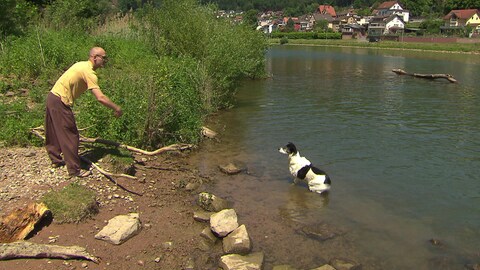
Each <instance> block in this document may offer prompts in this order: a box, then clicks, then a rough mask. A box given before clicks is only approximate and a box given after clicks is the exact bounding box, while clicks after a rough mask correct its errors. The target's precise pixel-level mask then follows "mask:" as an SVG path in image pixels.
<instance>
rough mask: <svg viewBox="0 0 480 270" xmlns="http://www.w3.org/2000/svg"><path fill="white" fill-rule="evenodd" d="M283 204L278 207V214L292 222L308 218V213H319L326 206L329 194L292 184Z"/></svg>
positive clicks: (302, 221) (301, 221) (303, 220)
mask: <svg viewBox="0 0 480 270" xmlns="http://www.w3.org/2000/svg"><path fill="white" fill-rule="evenodd" d="M286 195H287V197H286V200H285V202H284V205H282V206H280V207H279V213H280V216H282V217H283V218H286V219H288V220H290V221H293V222H298V223H304V222H305V221H307V220H310V217H309V216H311V215H310V213H311V212H312V211H313V212H315V213H317V214H318V213H319V212H320V211H321V210H322V209H323V208H324V207H326V206H328V203H329V200H330V194H329V193H325V194H318V193H314V192H311V191H309V190H308V187H307V186H306V185H301V184H297V185H293V184H291V186H290V188H289V189H288V191H287V194H286Z"/></svg>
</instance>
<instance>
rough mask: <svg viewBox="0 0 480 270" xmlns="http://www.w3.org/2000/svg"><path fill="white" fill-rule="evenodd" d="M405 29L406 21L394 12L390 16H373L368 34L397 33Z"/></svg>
mask: <svg viewBox="0 0 480 270" xmlns="http://www.w3.org/2000/svg"><path fill="white" fill-rule="evenodd" d="M404 29H405V22H404V21H403V20H402V17H400V16H399V15H396V14H392V15H390V16H388V17H384V16H376V17H373V18H372V19H371V20H370V22H369V25H368V35H369V36H370V37H380V36H383V35H387V34H395V33H397V32H399V31H403V30H404Z"/></svg>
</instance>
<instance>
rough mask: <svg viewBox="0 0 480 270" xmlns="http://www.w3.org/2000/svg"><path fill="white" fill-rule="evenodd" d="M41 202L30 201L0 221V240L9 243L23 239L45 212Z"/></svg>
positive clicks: (45, 207)
mask: <svg viewBox="0 0 480 270" xmlns="http://www.w3.org/2000/svg"><path fill="white" fill-rule="evenodd" d="M49 212H50V211H49V210H48V208H47V206H45V204H43V203H33V202H32V203H30V204H28V205H27V207H25V208H23V209H16V210H14V211H12V212H11V213H10V214H8V215H7V216H5V217H4V218H2V220H1V221H0V242H1V243H10V242H15V241H18V240H23V239H25V238H26V237H27V236H28V234H30V232H32V231H33V229H34V228H35V224H37V223H38V222H39V221H40V220H41V219H42V218H43V217H44V216H45V215H46V214H47V213H49Z"/></svg>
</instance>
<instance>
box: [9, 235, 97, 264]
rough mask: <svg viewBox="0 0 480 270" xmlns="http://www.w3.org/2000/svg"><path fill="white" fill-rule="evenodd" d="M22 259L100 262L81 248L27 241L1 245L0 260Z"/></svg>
mask: <svg viewBox="0 0 480 270" xmlns="http://www.w3.org/2000/svg"><path fill="white" fill-rule="evenodd" d="M20 258H55V259H64V260H69V259H82V260H89V261H92V262H94V263H97V264H98V263H99V262H100V259H99V258H97V257H95V256H93V255H90V254H89V253H88V252H87V251H86V250H85V248H83V247H79V246H58V245H46V244H36V243H31V242H27V241H18V242H13V243H7V244H0V260H11V259H20Z"/></svg>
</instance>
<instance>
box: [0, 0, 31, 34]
mask: <svg viewBox="0 0 480 270" xmlns="http://www.w3.org/2000/svg"><path fill="white" fill-rule="evenodd" d="M0 7H1V8H0V34H1V38H3V37H4V36H7V35H11V34H20V33H21V32H23V31H24V30H25V29H26V27H27V26H28V24H29V23H30V21H31V20H32V19H33V18H34V17H35V16H36V12H37V9H36V7H35V6H34V5H33V4H31V3H29V2H27V1H25V0H0Z"/></svg>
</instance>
